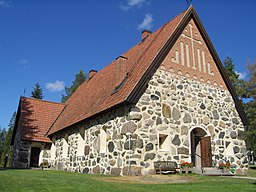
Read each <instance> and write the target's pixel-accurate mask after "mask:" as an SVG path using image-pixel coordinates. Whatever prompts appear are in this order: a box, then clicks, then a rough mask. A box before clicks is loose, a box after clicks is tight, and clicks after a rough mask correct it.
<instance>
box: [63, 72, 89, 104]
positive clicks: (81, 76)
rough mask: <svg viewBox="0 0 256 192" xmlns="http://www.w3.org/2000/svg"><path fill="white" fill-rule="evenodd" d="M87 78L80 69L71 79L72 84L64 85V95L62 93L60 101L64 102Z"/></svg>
mask: <svg viewBox="0 0 256 192" xmlns="http://www.w3.org/2000/svg"><path fill="white" fill-rule="evenodd" d="M86 79H87V75H86V74H85V73H84V72H83V71H82V70H80V71H79V73H77V74H76V76H75V80H74V81H73V84H72V85H71V86H70V87H65V92H66V95H62V98H61V102H62V103H65V102H66V101H67V100H68V98H69V97H71V95H72V94H73V93H74V92H75V91H76V90H77V88H78V87H79V86H80V85H81V84H82V83H83V82H85V81H86Z"/></svg>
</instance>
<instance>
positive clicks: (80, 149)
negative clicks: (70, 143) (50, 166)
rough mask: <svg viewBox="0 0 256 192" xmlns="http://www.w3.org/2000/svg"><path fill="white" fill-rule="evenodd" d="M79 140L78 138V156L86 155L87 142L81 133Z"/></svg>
mask: <svg viewBox="0 0 256 192" xmlns="http://www.w3.org/2000/svg"><path fill="white" fill-rule="evenodd" d="M77 136H78V140H77V153H76V155H77V156H82V155H84V147H85V142H84V140H83V138H82V136H81V135H80V134H78V135H77Z"/></svg>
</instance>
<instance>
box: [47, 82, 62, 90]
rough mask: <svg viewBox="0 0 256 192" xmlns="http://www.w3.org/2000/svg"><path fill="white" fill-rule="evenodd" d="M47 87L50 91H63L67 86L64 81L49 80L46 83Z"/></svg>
mask: <svg viewBox="0 0 256 192" xmlns="http://www.w3.org/2000/svg"><path fill="white" fill-rule="evenodd" d="M45 87H46V89H48V90H49V91H52V92H55V91H62V90H64V88H65V83H64V82H63V81H59V80H57V81H55V82H54V83H51V82H48V83H46V84H45Z"/></svg>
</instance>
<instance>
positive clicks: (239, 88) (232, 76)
mask: <svg viewBox="0 0 256 192" xmlns="http://www.w3.org/2000/svg"><path fill="white" fill-rule="evenodd" d="M223 66H224V68H225V71H226V74H227V76H228V78H229V80H230V82H231V84H232V86H233V87H234V89H235V92H236V94H237V96H238V98H239V99H240V100H242V99H243V98H247V97H248V96H247V87H248V85H247V82H246V81H244V80H242V79H239V75H238V74H237V73H236V71H235V65H234V63H233V60H232V59H231V58H230V57H227V58H226V59H225V60H224V63H223Z"/></svg>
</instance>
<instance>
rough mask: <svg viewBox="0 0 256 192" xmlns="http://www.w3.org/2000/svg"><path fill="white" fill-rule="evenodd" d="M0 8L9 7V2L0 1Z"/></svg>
mask: <svg viewBox="0 0 256 192" xmlns="http://www.w3.org/2000/svg"><path fill="white" fill-rule="evenodd" d="M0 7H7V8H8V7H10V3H9V1H4V0H0Z"/></svg>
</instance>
